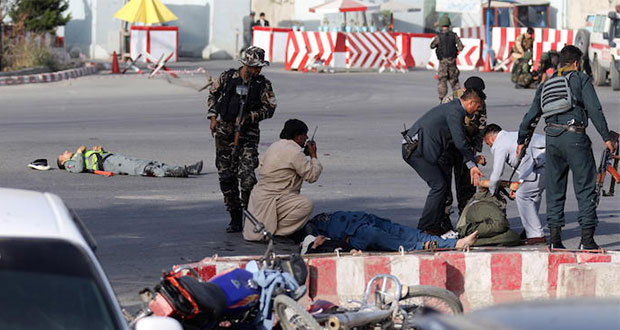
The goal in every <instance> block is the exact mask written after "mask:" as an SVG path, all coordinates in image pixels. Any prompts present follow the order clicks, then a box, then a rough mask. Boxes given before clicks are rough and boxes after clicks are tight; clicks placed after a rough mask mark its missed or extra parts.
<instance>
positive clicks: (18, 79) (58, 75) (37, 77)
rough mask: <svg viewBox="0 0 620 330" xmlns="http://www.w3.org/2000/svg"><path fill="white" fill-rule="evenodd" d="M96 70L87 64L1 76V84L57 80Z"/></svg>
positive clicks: (91, 72) (83, 74) (79, 75)
mask: <svg viewBox="0 0 620 330" xmlns="http://www.w3.org/2000/svg"><path fill="white" fill-rule="evenodd" d="M96 72H97V68H96V67H95V66H94V65H92V64H87V65H86V66H84V67H81V68H77V69H69V70H63V71H57V72H48V73H40V74H31V75H24V76H10V77H0V86H10V85H22V84H36V83H46V82H55V81H61V80H67V79H72V78H77V77H81V76H85V75H89V74H93V73H96Z"/></svg>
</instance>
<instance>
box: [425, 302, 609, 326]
mask: <svg viewBox="0 0 620 330" xmlns="http://www.w3.org/2000/svg"><path fill="white" fill-rule="evenodd" d="M619 310H620V298H619V297H609V298H592V297H578V298H571V299H558V300H556V299H553V300H535V301H521V302H516V303H507V304H501V305H496V306H491V307H488V308H484V309H481V310H477V311H474V312H471V313H467V314H464V315H462V316H454V317H446V316H442V315H428V316H425V317H423V318H420V319H419V320H418V322H417V325H416V329H417V330H489V329H493V330H582V329H601V330H616V329H618V328H619V327H620V313H618V311H619Z"/></svg>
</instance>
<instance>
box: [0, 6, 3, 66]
mask: <svg viewBox="0 0 620 330" xmlns="http://www.w3.org/2000/svg"><path fill="white" fill-rule="evenodd" d="M2 2H3V1H2V0H0V72H2V55H3V54H4V44H3V42H2V41H3V40H2V39H3V38H4V24H3V21H4V5H3V4H2Z"/></svg>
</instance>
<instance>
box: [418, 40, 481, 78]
mask: <svg viewBox="0 0 620 330" xmlns="http://www.w3.org/2000/svg"><path fill="white" fill-rule="evenodd" d="M461 42H462V43H463V50H462V51H461V52H460V53H459V54H458V56H457V57H456V66H457V67H458V68H459V70H462V71H471V70H475V69H476V68H477V67H479V66H482V65H483V63H482V47H483V41H482V40H480V39H467V38H463V39H461ZM426 68H427V69H429V70H430V69H434V70H437V69H438V68H439V60H438V59H437V54H436V53H435V50H432V51H431V55H430V58H429V60H428V65H427V66H426Z"/></svg>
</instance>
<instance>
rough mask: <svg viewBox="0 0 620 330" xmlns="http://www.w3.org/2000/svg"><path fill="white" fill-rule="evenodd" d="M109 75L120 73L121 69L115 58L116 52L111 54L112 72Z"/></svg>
mask: <svg viewBox="0 0 620 330" xmlns="http://www.w3.org/2000/svg"><path fill="white" fill-rule="evenodd" d="M110 73H121V69H120V67H119V66H118V57H117V56H116V51H114V52H113V53H112V72H110Z"/></svg>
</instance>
